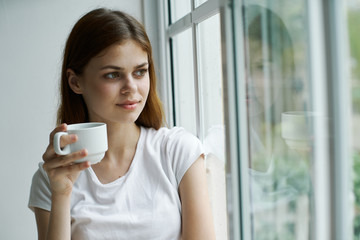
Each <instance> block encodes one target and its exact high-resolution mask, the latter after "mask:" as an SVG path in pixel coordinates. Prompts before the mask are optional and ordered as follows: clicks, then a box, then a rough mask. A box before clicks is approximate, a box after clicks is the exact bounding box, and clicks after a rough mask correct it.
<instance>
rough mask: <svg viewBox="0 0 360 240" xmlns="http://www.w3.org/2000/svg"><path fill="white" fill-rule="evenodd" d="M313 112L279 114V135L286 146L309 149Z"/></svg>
mask: <svg viewBox="0 0 360 240" xmlns="http://www.w3.org/2000/svg"><path fill="white" fill-rule="evenodd" d="M315 117H318V114H317V113H314V112H301V111H293V112H284V113H282V114H281V135H282V137H283V139H284V140H285V142H286V144H287V145H288V147H290V148H291V149H296V150H310V149H311V147H312V144H313V138H314V137H313V135H314V134H313V127H314V120H315Z"/></svg>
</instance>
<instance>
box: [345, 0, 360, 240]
mask: <svg viewBox="0 0 360 240" xmlns="http://www.w3.org/2000/svg"><path fill="white" fill-rule="evenodd" d="M359 22H360V2H359V1H348V29H349V40H350V58H351V59H350V63H351V89H352V128H353V129H352V131H351V132H352V133H353V139H352V143H353V177H354V182H353V201H354V213H353V214H352V215H353V216H354V219H353V223H354V239H360V141H359V136H360V31H359Z"/></svg>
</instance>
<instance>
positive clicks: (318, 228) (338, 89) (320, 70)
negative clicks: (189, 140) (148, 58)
mask: <svg viewBox="0 0 360 240" xmlns="http://www.w3.org/2000/svg"><path fill="white" fill-rule="evenodd" d="M191 2H192V9H191V12H190V13H189V14H187V15H186V16H184V17H182V18H181V19H179V20H177V21H176V22H175V23H174V24H172V25H170V26H168V1H167V0H162V1H157V0H144V1H143V7H144V20H145V26H146V25H148V27H147V29H149V28H155V29H156V33H157V34H154V35H153V36H150V38H151V41H152V45H153V49H154V53H155V63H156V64H157V66H159V69H160V71H159V73H160V77H159V78H160V81H159V84H160V85H159V91H160V95H161V98H162V99H163V101H164V103H165V106H164V107H165V112H166V117H167V120H168V125H169V126H174V118H173V114H172V113H173V111H174V109H173V99H172V97H173V96H172V94H171V93H172V84H171V81H170V79H171V59H170V46H169V39H170V38H171V37H172V36H174V35H176V34H177V33H179V32H181V31H183V30H184V29H188V28H192V29H193V30H192V31H193V36H194V39H193V42H194V43H196V44H197V41H196V37H197V33H196V28H195V25H196V24H198V23H199V22H201V21H202V20H204V19H206V18H208V17H210V16H212V15H213V14H215V13H218V12H220V17H221V27H222V29H221V31H222V32H221V36H222V62H223V84H224V105H225V106H224V112H225V115H226V118H225V120H226V121H225V125H226V153H227V158H226V174H227V179H226V184H227V207H228V226H229V239H236V240H238V239H244V240H248V239H251V232H250V229H251V225H250V224H251V222H250V213H249V210H248V206H249V186H248V171H247V170H248V157H249V156H248V150H247V149H248V140H247V131H241V130H244V129H248V128H247V126H248V123H247V119H246V110H245V109H246V106H245V104H244V105H239V104H238V102H239V101H237V99H238V98H245V88H244V87H242V86H245V76H244V72H245V69H244V59H243V56H244V54H243V52H241V51H238V52H236V51H235V44H239V42H240V44H241V41H243V35H242V34H243V33H242V31H241V26H242V24H241V19H242V16H241V11H240V9H241V4H242V2H243V0H208V1H207V2H205V3H204V4H202V5H200V6H198V7H197V8H194V6H195V4H194V0H191ZM307 4H308V17H309V18H308V21H309V23H308V26H307V27H308V30H309V39H308V43H309V45H310V51H309V62H310V65H311V66H314V65H315V64H316V67H311V68H310V76H309V77H310V78H311V79H317V80H318V81H316V82H315V81H312V86H311V89H312V90H311V91H312V92H311V94H312V95H313V96H314V95H315V94H316V95H317V97H316V98H315V97H314V98H313V108H314V109H320V110H324V109H325V112H326V113H327V114H328V117H329V119H331V124H329V126H323V125H321V122H320V121H319V122H316V123H315V126H317V127H316V129H315V135H318V136H324V134H326V132H328V134H329V135H330V136H332V137H331V138H330V139H329V141H327V142H324V143H322V144H320V146H318V148H317V150H316V151H315V153H314V157H315V159H318V160H319V161H317V162H314V165H313V168H314V169H315V170H316V175H315V179H314V188H315V191H316V194H315V211H314V213H313V214H314V215H315V218H314V219H315V223H314V224H315V231H314V233H313V234H314V235H313V236H312V237H313V239H319V240H322V239H324V240H328V239H332V240H342V239H351V238H352V231H353V229H352V226H353V225H352V222H351V219H350V216H349V214H350V212H351V211H352V205H351V204H349V203H350V199H349V198H350V196H349V191H350V183H349V179H348V176H349V170H350V166H351V154H350V153H351V135H350V129H351V126H349V123H350V119H351V117H350V115H351V110H350V106H351V100H350V94H349V93H348V91H349V89H350V82H349V79H350V78H349V77H348V76H349V70H348V68H349V66H348V65H347V64H348V59H349V57H348V55H347V54H348V53H349V50H348V41H347V38H346V37H347V36H348V35H347V24H346V19H347V18H346V16H345V13H346V11H345V8H346V6H345V5H346V2H345V1H338V0H307ZM149 16H151V17H149ZM234 22H236V23H237V25H234ZM156 23H157V24H158V25H157V26H158V27H154V26H152V25H153V24H155V25H156ZM148 32H149V31H148ZM344 36H346V37H345V38H344ZM196 44H195V45H194V49H193V51H194V54H193V58H194V64H195V65H194V67H195V68H194V70H195V71H194V72H195V73H194V74H195V76H194V79H195V90H196V99H197V100H196V101H197V102H196V105H197V129H198V132H197V135H198V137H200V138H202V137H203V126H202V112H201V109H199V104H200V101H201V99H202V96H200V94H201V93H200V91H199V88H200V87H201V85H199V84H201V83H199V79H198V66H197V62H198V61H197V49H198V46H196ZM156 53H158V55H156ZM319 94H320V95H319ZM240 149H241V151H240ZM329 149H331V150H329Z"/></svg>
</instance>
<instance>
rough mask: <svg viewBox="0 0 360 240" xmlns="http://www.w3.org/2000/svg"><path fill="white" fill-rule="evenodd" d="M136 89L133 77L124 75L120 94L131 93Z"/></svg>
mask: <svg viewBox="0 0 360 240" xmlns="http://www.w3.org/2000/svg"><path fill="white" fill-rule="evenodd" d="M136 89H137V86H136V83H135V79H134V78H133V77H132V76H126V77H125V78H124V85H123V87H122V88H121V93H122V94H128V93H133V92H135V91H136Z"/></svg>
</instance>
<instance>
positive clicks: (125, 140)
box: [106, 123, 140, 158]
mask: <svg viewBox="0 0 360 240" xmlns="http://www.w3.org/2000/svg"><path fill="white" fill-rule="evenodd" d="M107 133H108V151H107V153H106V155H107V157H111V158H112V157H113V156H119V155H120V156H121V155H123V154H124V153H125V152H127V151H134V150H135V149H136V145H137V142H138V140H139V137H140V127H139V126H137V125H136V124H135V123H132V124H107Z"/></svg>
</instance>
